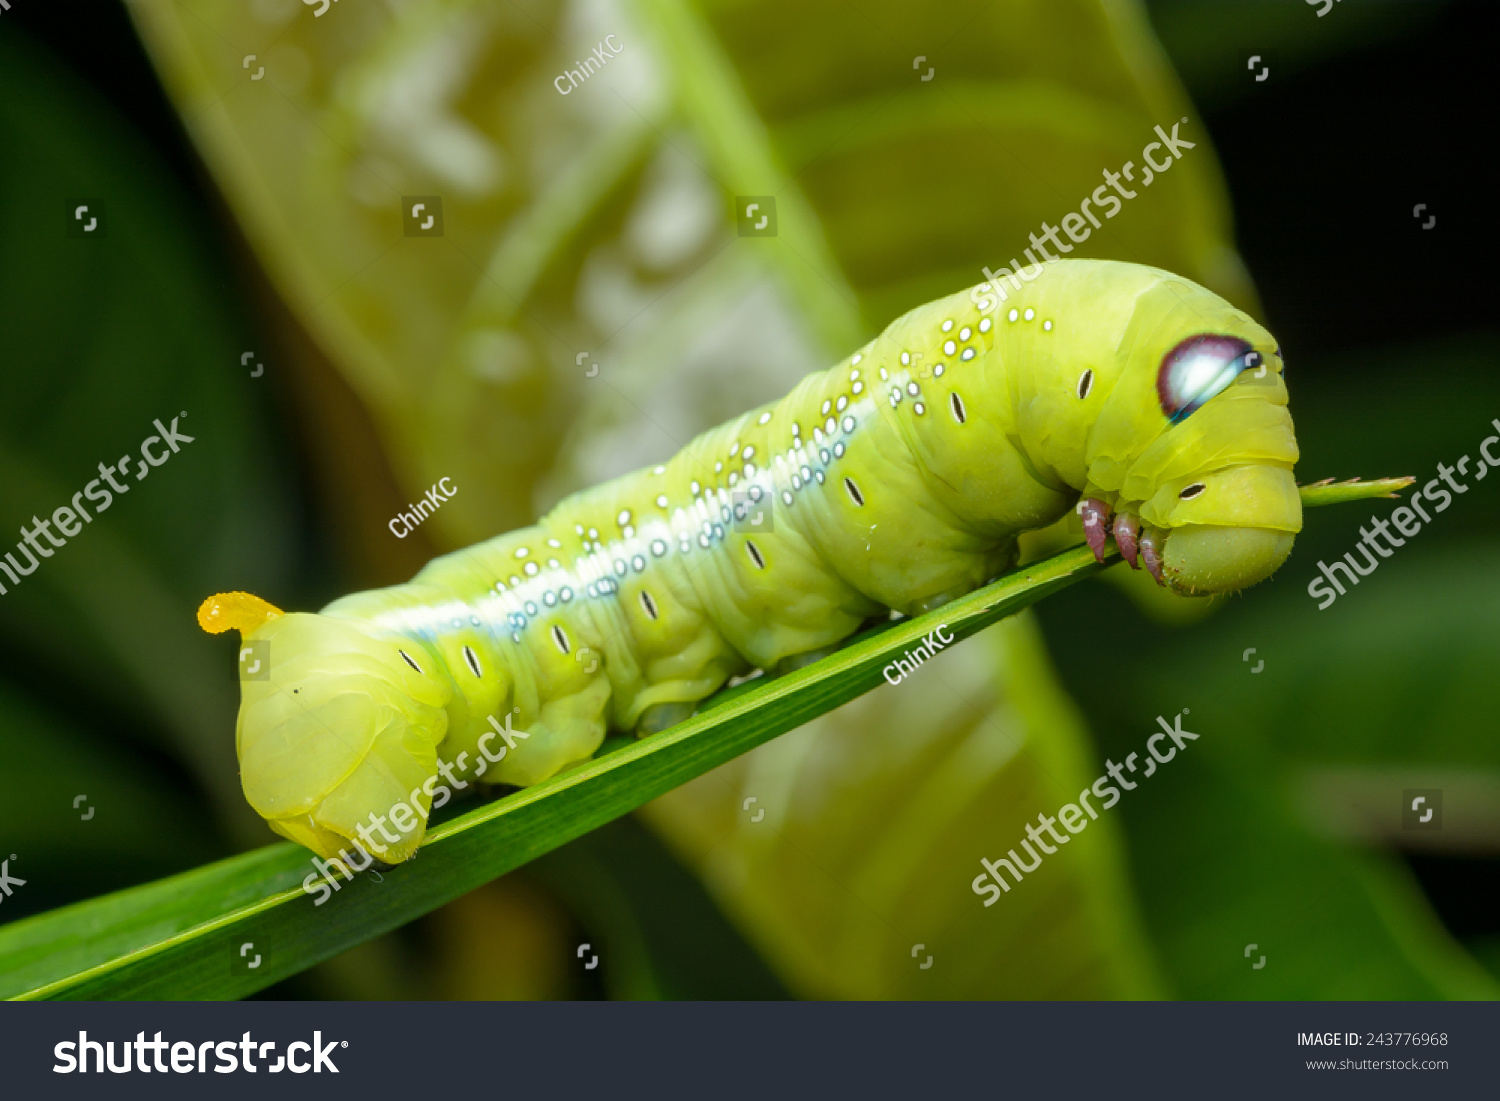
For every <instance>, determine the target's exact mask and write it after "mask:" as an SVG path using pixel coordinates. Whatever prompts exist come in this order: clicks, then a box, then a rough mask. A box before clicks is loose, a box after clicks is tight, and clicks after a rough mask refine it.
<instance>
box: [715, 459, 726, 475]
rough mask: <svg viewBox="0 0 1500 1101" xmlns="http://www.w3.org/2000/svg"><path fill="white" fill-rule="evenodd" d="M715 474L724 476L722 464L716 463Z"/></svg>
mask: <svg viewBox="0 0 1500 1101" xmlns="http://www.w3.org/2000/svg"><path fill="white" fill-rule="evenodd" d="M714 473H715V474H722V473H724V464H723V463H722V462H718V463H714Z"/></svg>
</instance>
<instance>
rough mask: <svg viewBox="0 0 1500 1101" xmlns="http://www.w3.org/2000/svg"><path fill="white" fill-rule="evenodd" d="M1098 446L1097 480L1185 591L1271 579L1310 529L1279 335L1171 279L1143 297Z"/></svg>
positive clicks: (1093, 465) (1171, 581) (1094, 448)
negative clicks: (1296, 474)
mask: <svg viewBox="0 0 1500 1101" xmlns="http://www.w3.org/2000/svg"><path fill="white" fill-rule="evenodd" d="M1117 355H1118V357H1119V358H1118V359H1117V361H1116V371H1115V378H1116V380H1117V381H1116V384H1115V385H1114V387H1113V389H1112V390H1111V392H1110V393H1109V394H1108V395H1107V397H1106V398H1105V399H1104V402H1103V405H1102V409H1101V412H1100V416H1099V420H1098V422H1097V427H1096V430H1095V432H1094V433H1093V434H1092V435H1091V438H1090V444H1089V463H1090V465H1089V471H1088V473H1089V480H1090V482H1091V483H1093V484H1094V485H1095V486H1097V487H1098V489H1100V490H1103V491H1105V492H1106V493H1110V494H1112V495H1113V497H1114V498H1115V500H1116V502H1117V503H1116V505H1115V508H1116V510H1117V512H1120V513H1130V514H1135V515H1138V516H1139V517H1140V520H1141V521H1142V524H1143V526H1142V538H1141V545H1142V551H1143V553H1144V554H1146V555H1147V560H1148V563H1150V562H1151V558H1152V557H1153V556H1155V557H1156V559H1157V560H1158V561H1159V563H1160V574H1161V576H1160V580H1162V581H1163V582H1164V583H1165V584H1166V585H1167V586H1168V587H1169V588H1171V589H1172V590H1174V591H1175V592H1178V593H1181V594H1183V595H1203V594H1210V593H1219V592H1230V591H1233V590H1236V589H1242V588H1245V587H1247V586H1249V585H1254V584H1255V583H1256V582H1258V581H1262V580H1264V579H1265V578H1267V577H1269V576H1270V575H1271V574H1272V573H1273V572H1274V571H1275V570H1276V569H1277V568H1278V567H1279V566H1280V565H1281V564H1282V563H1283V562H1285V561H1286V559H1287V557H1288V556H1289V555H1290V554H1291V550H1292V542H1293V540H1294V538H1295V536H1296V534H1297V532H1299V531H1301V530H1302V502H1301V497H1300V496H1299V494H1298V491H1297V484H1296V481H1295V479H1294V478H1293V476H1292V467H1293V464H1295V463H1296V461H1297V457H1298V452H1297V440H1296V436H1295V434H1294V432H1293V429H1292V418H1291V414H1290V413H1289V412H1288V411H1287V391H1286V384H1285V382H1284V380H1283V377H1282V372H1283V369H1284V367H1283V363H1282V359H1281V352H1280V348H1279V347H1278V345H1277V343H1276V341H1275V338H1274V337H1272V336H1271V334H1270V333H1269V332H1267V331H1266V330H1265V329H1264V328H1262V327H1261V326H1260V325H1258V324H1256V322H1255V321H1253V320H1252V319H1251V318H1250V317H1249V316H1247V315H1246V314H1244V313H1243V312H1241V311H1239V310H1237V309H1235V308H1234V307H1233V306H1231V305H1230V304H1229V303H1228V302H1225V301H1224V300H1223V299H1221V298H1219V297H1218V296H1217V295H1214V294H1212V293H1210V292H1209V291H1206V290H1204V289H1203V288H1202V287H1198V286H1196V285H1194V284H1192V283H1188V282H1187V281H1185V280H1182V279H1178V278H1176V277H1168V278H1166V279H1164V280H1162V281H1161V282H1159V283H1157V284H1156V285H1155V286H1154V287H1153V288H1151V289H1150V290H1148V291H1146V292H1145V293H1143V294H1142V295H1141V296H1140V297H1139V299H1137V301H1136V304H1135V310H1134V313H1133V316H1132V318H1131V323H1130V325H1129V326H1127V330H1126V335H1125V338H1124V339H1123V340H1121V341H1120V343H1119V345H1118V346H1117Z"/></svg>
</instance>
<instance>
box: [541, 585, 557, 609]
mask: <svg viewBox="0 0 1500 1101" xmlns="http://www.w3.org/2000/svg"><path fill="white" fill-rule="evenodd" d="M542 603H543V604H545V605H547V607H549V608H550V607H552V605H554V604H556V603H557V597H556V595H554V594H553V592H552V590H551V589H548V590H547V591H546V592H545V593H543V594H542Z"/></svg>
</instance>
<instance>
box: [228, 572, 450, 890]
mask: <svg viewBox="0 0 1500 1101" xmlns="http://www.w3.org/2000/svg"><path fill="white" fill-rule="evenodd" d="M198 622H199V624H200V625H201V626H202V627H203V629H204V630H206V631H209V632H211V633H218V632H221V631H225V630H229V629H231V628H233V629H237V630H239V631H240V635H241V639H242V646H241V651H240V656H241V662H240V678H241V699H240V714H239V722H238V724H237V726H236V730H235V746H236V749H237V751H238V753H239V760H240V781H241V785H242V786H243V788H244V791H245V798H246V799H247V800H248V801H249V803H250V805H251V806H252V807H254V808H255V811H256V813H258V814H259V815H260V816H261V817H262V818H264V819H265V820H266V822H267V823H268V824H269V825H270V827H271V828H272V829H273V830H275V831H276V832H277V833H279V834H281V835H282V836H284V837H287V838H290V839H291V840H293V841H297V842H299V843H301V844H303V845H305V846H307V847H308V848H309V849H311V850H313V851H314V852H316V853H318V854H319V855H321V856H324V857H329V858H333V857H336V856H338V854H339V850H340V849H343V850H345V851H346V852H348V853H352V852H353V851H354V849H353V843H354V842H358V843H359V844H361V845H362V846H363V848H364V849H365V851H366V853H368V854H369V855H370V856H373V857H375V858H377V859H379V860H382V861H384V862H385V863H387V864H396V863H399V862H400V861H403V860H405V859H407V858H408V857H409V856H411V854H412V853H413V852H414V851H415V850H416V848H417V846H418V845H419V844H420V843H421V840H422V836H423V834H424V832H425V830H426V821H427V815H428V812H429V810H430V807H431V803H432V794H431V792H430V791H428V792H424V791H423V785H424V783H425V782H426V781H427V780H428V778H429V777H431V776H432V775H434V773H435V771H436V766H437V745H438V743H439V742H440V741H442V739H443V736H444V734H445V733H446V731H447V728H448V716H447V712H446V711H445V710H444V708H445V707H446V705H447V703H448V702H449V698H450V696H451V694H452V689H451V687H450V686H448V685H447V684H446V682H445V680H444V679H443V678H440V677H438V676H434V675H432V674H433V673H434V672H435V669H434V668H432V666H433V665H434V664H435V663H434V662H433V659H432V658H431V657H430V656H428V655H427V653H426V651H425V650H421V649H419V648H418V647H416V646H414V645H413V643H412V642H411V640H409V639H407V638H405V637H403V636H400V635H397V634H395V633H394V632H389V631H386V630H384V629H382V628H380V627H377V626H373V625H371V624H369V623H366V622H363V621H358V620H353V619H342V618H339V617H336V616H328V615H306V614H298V613H294V614H283V613H281V612H280V611H278V610H277V609H275V608H273V607H271V605H269V604H267V603H266V602H265V601H262V600H259V599H258V598H256V597H253V596H250V595H249V594H247V593H226V594H220V595H218V596H213V597H209V599H208V600H206V601H204V603H203V606H202V607H201V608H200V609H199V611H198ZM361 828H363V831H364V833H363V834H361V833H360V830H361ZM393 837H394V838H395V840H392V838H393Z"/></svg>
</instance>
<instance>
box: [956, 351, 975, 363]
mask: <svg viewBox="0 0 1500 1101" xmlns="http://www.w3.org/2000/svg"><path fill="white" fill-rule="evenodd" d="M958 358H959V359H961V360H963V361H964V362H965V363H967V362H968V361H969V360H971V359H973V358H974V349H973V348H965V349H964V351H963V355H961V356H959V357H958Z"/></svg>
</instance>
